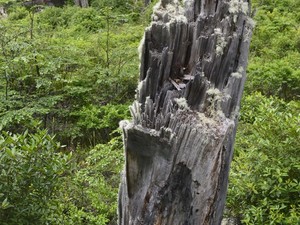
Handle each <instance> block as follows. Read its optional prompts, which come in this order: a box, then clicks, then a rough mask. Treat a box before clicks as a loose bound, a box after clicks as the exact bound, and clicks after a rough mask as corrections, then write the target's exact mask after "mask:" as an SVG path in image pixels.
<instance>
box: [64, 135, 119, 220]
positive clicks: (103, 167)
mask: <svg viewBox="0 0 300 225" xmlns="http://www.w3.org/2000/svg"><path fill="white" fill-rule="evenodd" d="M77 165H78V168H77V169H76V172H74V176H72V178H71V180H67V182H66V185H65V187H66V188H65V189H64V190H62V195H63V196H64V198H63V201H62V202H61V204H62V207H63V208H62V210H63V211H64V212H66V213H65V215H64V218H63V221H64V223H63V224H70V225H72V224H79V225H81V224H86V225H94V224H95V225H96V224H97V225H98V224H99V225H103V224H106V223H107V222H109V223H110V224H117V217H116V216H117V214H116V212H117V193H118V188H119V181H120V175H119V174H120V171H121V169H122V167H123V151H122V140H121V138H120V136H118V137H117V138H113V139H112V140H111V141H110V142H109V143H107V144H99V145H96V146H95V147H94V148H93V149H91V150H90V151H89V152H88V155H87V156H86V157H85V158H84V159H81V160H79V161H78V163H77Z"/></svg>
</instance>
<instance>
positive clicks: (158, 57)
mask: <svg viewBox="0 0 300 225" xmlns="http://www.w3.org/2000/svg"><path fill="white" fill-rule="evenodd" d="M250 11H251V10H250V3H249V1H248V0H243V1H240V0H230V1H229V0H221V1H217V0H215V1H211V0H201V1H200V0H186V1H183V2H182V1H177V0H161V1H160V2H159V3H158V4H157V5H156V6H155V7H154V14H153V16H152V23H151V25H150V27H149V28H147V29H146V31H145V35H144V39H143V41H142V43H141V46H140V49H139V50H140V53H141V66H140V68H141V69H140V84H139V86H138V91H137V99H136V101H135V102H134V103H133V105H132V107H131V113H132V116H133V121H131V122H128V121H127V122H126V121H125V122H122V123H121V126H122V128H123V131H124V144H125V157H126V165H125V171H124V177H123V180H122V184H121V188H120V192H119V224H122V225H123V224H124V225H125V224H126V225H127V224H144V225H146V224H149V225H150V224H151V225H152V224H169V225H175V224H180V225H182V224H213V225H215V224H220V223H221V219H222V214H223V208H224V202H225V198H226V191H227V181H228V172H229V165H230V162H231V158H232V153H233V143H234V138H235V132H236V126H237V117H238V112H239V105H240V100H241V96H242V91H243V87H244V82H245V78H246V77H245V76H246V74H245V70H246V66H247V58H248V49H249V42H250V38H251V34H252V28H253V21H252V20H251V19H250V18H249V13H250Z"/></svg>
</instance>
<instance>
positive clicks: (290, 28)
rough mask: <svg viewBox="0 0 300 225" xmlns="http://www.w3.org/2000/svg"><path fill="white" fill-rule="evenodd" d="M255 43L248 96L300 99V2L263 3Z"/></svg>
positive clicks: (259, 11)
mask: <svg viewBox="0 0 300 225" xmlns="http://www.w3.org/2000/svg"><path fill="white" fill-rule="evenodd" d="M253 5H254V8H256V9H257V13H256V16H255V17H254V19H255V20H256V22H257V23H256V28H255V30H254V35H253V39H252V41H251V57H250V63H249V68H248V82H247V83H246V91H247V93H251V92H255V91H260V92H262V93H263V94H265V95H268V96H270V95H274V96H278V97H280V98H283V99H285V100H293V99H294V100H295V99H299V97H300V89H299V83H300V76H299V74H300V72H299V61H300V27H299V22H300V14H299V11H300V3H299V1H294V0H284V1H260V0H256V1H254V3H253Z"/></svg>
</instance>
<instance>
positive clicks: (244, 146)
mask: <svg viewBox="0 0 300 225" xmlns="http://www.w3.org/2000/svg"><path fill="white" fill-rule="evenodd" d="M299 110H300V104H299V102H293V101H291V102H290V103H285V102H284V101H282V100H280V99H278V98H274V97H271V98H267V97H265V96H263V95H261V94H259V93H255V94H253V95H250V96H247V97H245V99H244V102H243V108H242V112H241V122H240V124H239V128H238V133H237V137H236V145H235V156H234V160H233V162H232V166H231V173H230V184H229V192H228V199H227V209H228V211H229V216H231V217H236V218H239V219H240V220H241V221H242V223H243V224H253V225H254V224H255V225H265V224H290V225H294V224H297V223H298V222H299V221H300V213H299V212H300V208H299V206H300V198H299V193H300V163H299V157H300V146H299V136H300V128H299V124H300V115H299Z"/></svg>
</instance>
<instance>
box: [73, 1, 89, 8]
mask: <svg viewBox="0 0 300 225" xmlns="http://www.w3.org/2000/svg"><path fill="white" fill-rule="evenodd" d="M74 4H75V5H77V6H79V7H81V8H88V7H89V1H88V0H74Z"/></svg>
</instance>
